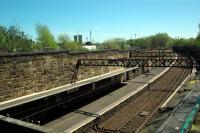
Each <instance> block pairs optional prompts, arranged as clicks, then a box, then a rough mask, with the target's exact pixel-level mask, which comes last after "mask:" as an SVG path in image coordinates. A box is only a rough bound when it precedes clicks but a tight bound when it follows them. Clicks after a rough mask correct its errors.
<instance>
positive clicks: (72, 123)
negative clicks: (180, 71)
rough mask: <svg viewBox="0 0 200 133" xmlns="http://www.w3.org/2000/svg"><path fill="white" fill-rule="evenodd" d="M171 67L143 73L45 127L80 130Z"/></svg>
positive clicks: (59, 129)
mask: <svg viewBox="0 0 200 133" xmlns="http://www.w3.org/2000/svg"><path fill="white" fill-rule="evenodd" d="M168 69H169V68H154V69H152V70H151V71H150V73H149V74H148V76H147V75H145V74H142V75H140V76H138V77H136V78H135V79H132V80H129V81H127V82H125V83H124V84H125V85H124V86H123V87H121V88H120V89H117V90H115V91H113V92H112V93H110V94H108V95H106V96H104V97H102V98H100V99H98V100H96V101H94V102H92V103H90V104H88V105H86V106H84V107H81V108H79V109H77V110H75V111H73V112H71V113H69V114H66V115H64V116H62V117H60V118H58V119H55V120H53V121H51V122H49V123H47V124H45V125H44V127H47V128H51V129H53V130H56V131H57V132H67V133H71V132H74V131H77V130H80V129H81V128H82V127H84V126H86V125H87V124H89V123H90V122H92V121H94V120H95V119H96V118H97V117H99V116H102V115H103V114H105V113H106V112H108V111H110V110H111V109H113V108H114V107H116V106H117V105H120V104H121V103H123V102H124V101H125V100H127V99H129V98H130V97H132V96H134V95H135V94H136V93H138V92H139V91H141V90H142V89H143V88H145V87H147V86H148V85H149V84H150V83H151V82H153V81H155V80H156V79H157V78H158V77H160V76H161V75H163V74H164V73H165V72H166V71H167V70H168Z"/></svg>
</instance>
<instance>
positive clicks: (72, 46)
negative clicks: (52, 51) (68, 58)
mask: <svg viewBox="0 0 200 133" xmlns="http://www.w3.org/2000/svg"><path fill="white" fill-rule="evenodd" d="M61 46H62V47H61V48H62V49H64V50H68V51H87V49H85V48H83V47H82V45H81V44H79V43H76V42H72V41H68V42H65V43H64V44H62V45H61Z"/></svg>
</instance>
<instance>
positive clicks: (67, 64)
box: [0, 51, 128, 102]
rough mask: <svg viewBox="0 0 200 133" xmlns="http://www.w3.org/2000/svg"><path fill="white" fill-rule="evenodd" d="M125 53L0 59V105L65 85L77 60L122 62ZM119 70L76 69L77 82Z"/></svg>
mask: <svg viewBox="0 0 200 133" xmlns="http://www.w3.org/2000/svg"><path fill="white" fill-rule="evenodd" d="M127 56H128V53H127V52H126V51H103V52H92V53H79V54H78V53H77V54H69V53H67V52H49V53H23V54H15V55H11V54H10V55H8V54H7V55H0V102H2V101H5V100H9V99H13V98H17V97H20V96H24V95H28V94H32V93H36V92H40V91H44V90H49V89H52V88H55V87H58V86H62V85H65V84H69V83H70V82H71V78H72V75H73V71H74V69H75V65H76V63H77V59H79V58H112V59H113V58H124V57H127ZM115 69H119V67H80V70H79V73H78V80H82V79H86V78H90V77H93V76H97V75H101V74H104V73H107V72H110V71H113V70H115Z"/></svg>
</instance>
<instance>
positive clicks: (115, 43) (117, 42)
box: [98, 38, 128, 49]
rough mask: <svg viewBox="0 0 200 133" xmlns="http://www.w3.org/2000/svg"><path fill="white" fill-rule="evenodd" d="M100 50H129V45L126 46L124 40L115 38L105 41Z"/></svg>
mask: <svg viewBox="0 0 200 133" xmlns="http://www.w3.org/2000/svg"><path fill="white" fill-rule="evenodd" d="M98 48H99V49H128V45H127V44H126V40H125V39H123V38H114V39H109V40H106V41H104V43H103V44H101V46H99V47H98Z"/></svg>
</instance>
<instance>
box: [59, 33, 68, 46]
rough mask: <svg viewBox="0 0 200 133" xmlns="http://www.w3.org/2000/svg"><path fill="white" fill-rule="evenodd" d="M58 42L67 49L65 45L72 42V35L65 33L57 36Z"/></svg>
mask: <svg viewBox="0 0 200 133" xmlns="http://www.w3.org/2000/svg"><path fill="white" fill-rule="evenodd" d="M57 42H58V45H59V46H60V48H61V49H65V47H66V46H65V45H66V44H67V43H68V42H70V37H69V36H68V35H67V34H65V33H63V34H60V35H59V36H58V38H57Z"/></svg>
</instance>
